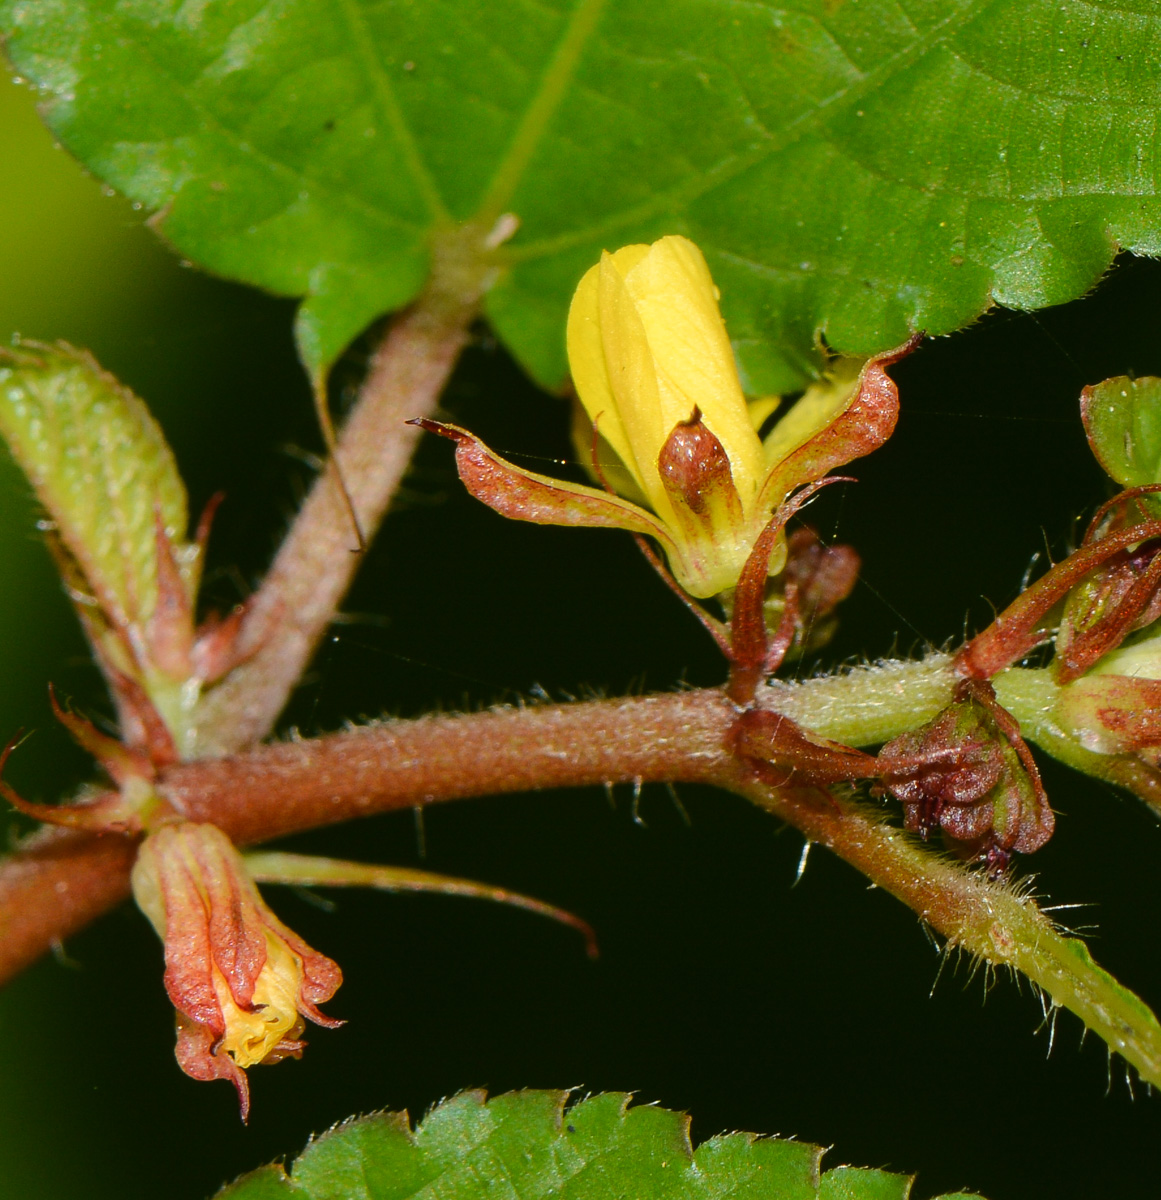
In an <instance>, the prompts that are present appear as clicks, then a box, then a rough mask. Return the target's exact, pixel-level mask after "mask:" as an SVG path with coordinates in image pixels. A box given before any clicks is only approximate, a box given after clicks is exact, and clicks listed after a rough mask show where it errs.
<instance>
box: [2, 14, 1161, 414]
mask: <svg viewBox="0 0 1161 1200" xmlns="http://www.w3.org/2000/svg"><path fill="white" fill-rule="evenodd" d="M0 26H2V27H3V29H4V31H5V32H6V33H7V35H8V37H9V44H8V48H9V53H10V55H11V56H12V58H13V61H14V63H15V64H16V67H17V70H18V71H19V72H20V73H21V74H22V75H25V76H26V77H28V78H29V79H31V80H32V81H33V82H34V83H35V84H37V85H38V86H39V87H41V88H42V89H44V91H45V94H46V100H45V105H44V111H45V115H46V117H47V119H48V121H49V123H50V124H51V126H52V128H53V130H54V132H55V133H56V134H57V135H58V136H59V137H60V138H61V140H62V141H63V142H64V143H65V144H66V146H68V147H69V148H70V149H71V150H72V151H73V152H74V153H75V154H77V155H78V156H79V157H80V158H81V160H82V161H83V162H84V163H85V164H86V165H87V166H88V167H89V168H90V169H91V170H93V171H94V172H96V173H97V174H98V175H99V176H100V177H101V178H103V179H105V180H106V181H107V182H109V183H111V184H112V185H114V186H115V187H117V188H118V189H120V190H121V191H123V192H125V193H126V194H127V195H129V196H131V197H132V198H133V199H134V200H136V201H138V202H140V203H141V204H143V205H144V206H146V207H147V208H148V209H150V210H155V211H157V212H158V213H159V215H158V217H157V226H158V228H159V230H160V232H161V233H162V234H163V235H164V236H165V237H166V238H168V239H169V240H170V241H171V242H172V243H173V245H174V246H175V247H176V248H177V249H178V250H179V251H180V252H181V253H182V254H183V255H185V256H187V257H188V258H190V259H191V260H193V261H195V262H197V263H199V264H200V265H202V266H204V267H206V268H208V269H209V270H211V271H215V272H218V273H220V274H223V275H226V276H229V277H231V278H236V279H241V280H244V281H246V282H249V283H253V284H256V285H258V286H260V287H263V288H266V289H269V290H271V291H274V292H278V293H281V294H286V295H301V296H305V297H306V303H305V305H304V306H303V308H302V310H301V313H300V319H299V327H298V334H299V343H300V348H301V350H302V352H303V354H304V357H305V359H306V361H307V363H308V365H309V366H310V367H311V368H312V370H318V369H320V368H321V367H323V366H325V365H326V364H327V363H329V362H330V361H331V360H333V358H334V357H335V356H336V355H337V354H338V353H339V352H340V351H341V349H342V347H343V346H344V345H345V344H346V342H347V341H348V340H349V339H350V338H351V337H352V336H354V335H355V334H356V333H358V332H359V330H360V329H362V328H363V327H364V326H365V325H366V324H367V323H368V322H369V321H371V320H372V319H373V318H374V317H375V316H377V315H379V314H380V313H383V312H385V311H388V310H391V309H394V308H397V307H399V306H400V305H402V304H404V303H406V302H407V301H409V300H411V299H412V298H414V297H415V296H416V295H417V294H418V292H419V290H420V288H421V287H422V286H423V284H424V281H425V279H426V277H427V274H428V270H429V258H430V252H431V249H432V247H433V246H438V245H439V244H441V240H442V239H445V238H446V237H447V235H448V233H449V231H451V230H453V229H454V228H455V227H456V225H457V224H458V223H461V222H465V221H469V220H470V221H472V222H474V223H475V224H476V227H477V232H478V234H479V238H480V239H482V238H483V237H484V236H485V235H486V233H487V231H488V230H489V229H491V228H492V227H493V225H494V223H495V221H496V220H497V218H499V217H500V216H501V215H502V214H505V213H514V214H515V215H516V216H517V217H518V218H519V221H520V227H519V230H518V231H517V233H516V235H515V236H514V237H513V238H512V239H511V240H510V241H509V242H507V243H506V244H505V245H504V246H502V247H500V248H499V250H497V251H496V252H495V254H494V265H495V266H496V268H497V271H498V275H497V280H498V281H497V283H496V285H495V286H494V287H493V289H492V290H491V292H490V293H489V295H488V296H487V298H486V301H485V307H486V310H487V313H488V316H489V317H490V319H491V321H492V323H493V325H494V326H495V328H496V329H497V330H498V332H499V333H500V335H501V337H502V338H503V339H504V340H505V341H506V342H507V343H508V345H509V346H510V347H511V348H512V349H513V350H514V352H515V353H516V354H517V356H518V357H519V358H520V359H521V361H522V362H523V363H524V364H525V365H526V366H527V367H528V368H529V369H530V370H531V371H532V373H533V374H534V375H535V376H536V377H537V378H538V379H539V380H541V381H542V382H544V383H548V384H557V383H559V382H560V380H561V379H562V378H563V375H564V372H565V358H564V347H563V338H562V334H561V331H562V329H563V327H564V316H565V311H566V307H567V303H568V300H569V297H570V296H571V293H572V290H573V288H574V287H575V285H576V282H577V280H578V279H579V278H580V276H581V274H582V273H583V272H584V270H585V269H586V268H588V267H589V266H591V265H592V263H593V262H595V261H596V259H597V257H598V255H599V252H600V251H601V249H602V248H615V247H617V246H621V245H624V244H626V243H630V242H634V241H645V240H651V239H653V238H656V237H658V236H659V235H661V234H664V233H672V232H682V233H686V234H688V235H689V236H690V237H692V238H693V239H694V240H695V241H697V242H698V243H699V244H700V245H701V246H702V247H703V249H704V250H705V252H706V255H707V258H708V260H709V263H710V267H711V270H712V271H713V273H714V277H715V279H716V280H717V282H718V284H719V286H720V287H721V290H722V294H723V308H724V311H725V315H726V318H727V321H728V323H729V328H730V332H731V336H732V338H733V340H734V344H735V349H736V351H737V353H738V356H739V359H740V362H741V365H742V368H743V374H744V376H745V382H746V384H747V388H748V390H750V391H752V392H754V393H762V392H769V391H784V390H787V389H789V388H793V387H796V386H801V385H802V384H803V383H804V382H805V381H806V380H807V379H808V378H810V377H812V376H814V375H815V374H816V372H817V368H818V362H819V359H818V353H817V348H816V342H817V338H818V336H819V335H820V334H822V335H824V336H825V338H826V339H827V341H828V342H829V344H830V345H831V346H832V347H834V348H836V349H838V350H841V351H845V352H848V353H852V354H862V355H867V354H871V353H874V352H876V351H881V350H884V349H886V348H887V347H889V346H892V345H895V344H897V343H899V342H902V341H903V340H904V339H905V338H906V337H907V336H908V335H909V334H910V333H911V332H912V331H914V330H915V329H920V328H922V329H926V330H928V331H929V332H930V333H942V332H947V331H949V330H952V329H956V328H959V327H960V326H962V325H964V324H966V323H968V322H969V321H971V320H972V319H973V318H974V317H975V316H977V315H978V314H979V313H980V312H981V311H982V310H983V309H985V308H986V307H987V306H988V305H989V304H991V303H993V302H998V303H1001V304H1007V305H1011V306H1015V307H1038V306H1042V305H1048V304H1057V303H1060V302H1061V301H1064V300H1067V299H1070V298H1072V297H1074V296H1077V295H1080V294H1081V293H1083V292H1084V291H1085V290H1086V289H1087V288H1089V287H1090V286H1092V284H1093V283H1095V282H1096V281H1097V280H1098V279H1099V277H1100V276H1101V274H1102V272H1103V271H1104V270H1105V269H1106V268H1107V267H1108V265H1109V263H1110V261H1111V260H1112V257H1113V255H1114V253H1115V251H1116V249H1117V247H1118V246H1123V247H1127V248H1129V249H1132V250H1135V251H1137V252H1139V253H1145V254H1152V253H1157V252H1159V251H1161V201H1158V200H1157V199H1156V196H1155V193H1156V190H1157V178H1156V175H1157V167H1156V162H1155V156H1154V154H1153V136H1154V135H1153V130H1154V126H1155V122H1156V118H1157V111H1158V107H1159V101H1158V90H1157V89H1158V77H1159V75H1161V66H1159V64H1161V53H1159V51H1158V46H1159V44H1161V13H1158V12H1157V10H1156V8H1155V6H1153V5H1152V4H1143V3H1136V4H1127V5H1126V4H1123V3H1114V2H1112V0H1083V2H1082V0H1059V2H1058V0H902V2H900V0H862V2H860V3H835V2H834V0H801V2H800V3H795V4H789V3H785V4H778V3H771V4H748V5H741V4H731V3H725V2H723V0H664V2H662V0H545V2H544V3H538V4H534V5H533V4H527V3H525V2H524V0H491V2H490V3H487V4H484V3H480V2H478V0H427V2H425V3H422V4H418V3H403V2H401V0H395V2H391V3H370V2H369V0H223V2H221V3H217V4H213V5H202V4H195V5H190V4H178V3H176V2H172V0H132V2H129V3H125V2H117V0H38V2H36V3H30V2H29V0H3V2H2V3H0ZM478 244H479V241H477V245H478Z"/></svg>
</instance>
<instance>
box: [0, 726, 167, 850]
mask: <svg viewBox="0 0 1161 1200" xmlns="http://www.w3.org/2000/svg"><path fill="white" fill-rule="evenodd" d="M23 738H24V735H23V733H18V734H17V735H16V736H15V737H14V738H13V739H12V740H11V741H10V742H9V743H8V745H6V746H5V747H4V749H3V751H0V796H3V797H4V799H5V800H7V801H8V803H9V804H11V805H12V807H13V808H14V809H16V811H17V812H21V813H23V814H24V815H25V816H26V817H31V818H32V819H33V820H34V821H43V822H44V823H45V824H48V825H59V826H61V827H62V828H64V829H83V830H84V831H85V832H86V833H128V834H134V833H140V832H141V831H142V829H143V828H144V822H145V819H146V817H147V815H148V813H149V812H150V811H151V810H152V809H153V808H155V807H156V806H157V805H158V804H159V800H158V798H157V796H156V794H155V793H154V791H153V789H152V788H151V787H150V786H149V784H148V783H147V782H146V781H145V780H144V779H141V778H137V777H133V778H130V779H129V780H127V781H126V783H125V785H124V786H123V787H122V789H121V791H120V792H101V793H98V794H97V795H96V796H92V797H89V798H87V799H84V800H79V801H77V802H76V803H74V804H35V803H33V802H31V801H29V800H25V799H24V798H23V797H22V796H21V795H20V794H19V793H18V792H17V791H16V790H15V788H13V787H12V786H11V785H10V784H8V783H6V782H5V781H4V779H3V774H4V768H5V767H6V766H7V765H8V758H9V756H10V755H11V753H12V751H13V750H15V749H16V747H17V746H19V745H20V743H21V741H23Z"/></svg>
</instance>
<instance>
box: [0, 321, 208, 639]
mask: <svg viewBox="0 0 1161 1200" xmlns="http://www.w3.org/2000/svg"><path fill="white" fill-rule="evenodd" d="M0 435H2V436H3V437H4V439H5V441H6V442H7V443H8V447H9V449H10V450H11V452H12V456H13V457H14V458H15V459H16V461H17V463H19V465H20V467H21V468H22V469H23V471H24V473H25V475H27V476H28V479H29V481H30V482H31V483H32V486H33V487H34V488H35V489H36V495H37V498H38V499H39V500H40V502H41V504H43V505H44V507H45V508H46V509H47V510H48V513H49V516H50V517H51V518H52V522H53V524H54V526H55V532H56V534H57V535H58V536H59V538H60V540H61V541H62V542H63V543H64V546H65V547H66V549H67V550H68V552H69V554H70V555H71V556H72V558H73V559H74V560H75V562H76V564H77V566H79V568H80V570H81V572H82V574H83V576H84V583H85V585H86V586H87V588H89V589H91V590H92V592H93V593H94V595H95V597H96V599H97V601H98V602H99V603H100V606H101V608H102V609H103V610H104V611H105V613H106V614H107V615H108V616H109V618H110V619H111V621H112V622H113V624H114V625H116V626H117V627H118V628H129V627H136V628H138V629H143V628H144V626H145V625H146V624H147V623H148V621H149V618H150V617H151V616H152V615H153V612H154V609H155V608H156V606H157V599H158V564H157V553H158V550H157V518H158V516H160V518H161V523H162V525H163V527H164V529H165V532H166V534H167V535H168V536H169V538H170V539H171V540H172V541H174V542H178V541H180V540H181V539H183V538H184V537H185V533H186V524H187V519H188V518H187V512H186V494H185V486H184V485H183V483H182V481H181V476H180V475H179V474H178V472H177V464H176V463H175V462H174V459H173V455H172V453H171V452H170V449H169V446H168V445H167V444H166V441H165V438H164V436H163V435H162V432H161V430H160V428H159V427H158V425H157V423H156V422H155V421H154V420H153V418H152V417H151V416H150V415H149V411H148V409H146V407H145V405H144V404H143V403H142V402H141V401H140V400H139V399H138V398H137V397H136V396H134V395H133V393H132V392H130V391H129V390H128V389H127V388H125V387H123V386H122V385H121V384H119V383H118V382H117V381H116V380H115V379H114V378H113V377H112V376H111V375H108V374H106V373H105V372H104V371H102V370H101V368H100V367H99V366H98V365H97V363H96V362H95V361H94V360H93V359H92V358H91V357H90V356H89V355H88V354H85V353H83V352H82V351H79V350H74V349H73V348H72V347H71V346H65V345H59V346H44V345H40V344H37V343H24V344H23V345H22V346H21V347H19V348H17V349H13V350H0Z"/></svg>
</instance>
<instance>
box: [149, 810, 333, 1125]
mask: <svg viewBox="0 0 1161 1200" xmlns="http://www.w3.org/2000/svg"><path fill="white" fill-rule="evenodd" d="M132 882H133V895H134V898H135V899H136V901H137V905H138V907H139V908H140V909H141V911H142V912H144V913H145V915H146V916H147V917H148V918H149V920H150V921H151V922H152V924H153V927H154V928H155V929H156V930H157V933H158V935H159V936H160V937H161V939H162V941H163V942H164V944H165V990H166V991H167V992H168V993H169V998H170V1000H171V1001H172V1002H173V1006H174V1008H175V1009H176V1010H177V1047H176V1056H177V1061H178V1065H179V1066H180V1067H181V1069H182V1070H183V1071H184V1072H185V1073H186V1074H187V1075H189V1076H191V1077H192V1078H194V1079H203V1080H204V1079H228V1080H229V1081H230V1082H231V1083H232V1084H233V1085H234V1087H235V1088H236V1089H237V1092H238V1100H239V1103H240V1105H241V1109H242V1119H243V1120H245V1119H246V1116H247V1113H248V1111H249V1088H248V1086H247V1082H246V1074H245V1070H246V1068H247V1067H252V1066H255V1065H257V1064H258V1063H263V1062H266V1063H274V1062H278V1061H279V1060H281V1059H283V1058H298V1057H300V1056H301V1054H302V1050H303V1047H304V1046H305V1043H304V1042H303V1041H301V1040H300V1034H301V1033H302V1028H303V1020H302V1018H303V1017H305V1018H307V1019H308V1020H310V1021H313V1022H314V1023H315V1024H316V1025H323V1026H325V1027H327V1028H334V1027H335V1026H337V1025H341V1024H342V1022H341V1021H336V1020H333V1019H331V1018H329V1017H326V1016H324V1015H323V1014H322V1013H321V1012H319V1010H318V1008H317V1007H316V1006H317V1005H318V1004H320V1003H322V1002H323V1001H326V1000H329V999H330V998H331V996H333V995H334V993H335V991H336V990H337V989H338V987H339V985H340V983H342V973H341V972H340V970H339V968H338V966H337V965H336V964H335V963H334V962H332V961H331V960H330V959H329V958H327V957H325V956H324V955H322V954H319V953H317V951H315V950H312V949H311V948H310V947H309V946H308V945H307V944H306V943H305V942H304V941H303V940H302V939H301V938H300V937H298V935H297V934H295V933H293V932H291V930H289V929H287V927H286V926H285V925H283V924H282V922H281V921H279V920H278V918H277V917H276V916H275V915H274V914H273V913H272V912H271V911H270V909H269V908H268V907H267V906H266V904H265V902H264V901H263V899H262V897H261V896H260V895H259V893H258V888H257V886H256V885H255V883H254V880H253V879H252V878H251V876H250V874H249V872H248V871H247V869H246V864H245V862H244V861H243V859H242V856H241V855H240V854H239V853H238V851H237V850H236V849H235V848H234V846H233V844H232V843H231V842H230V840H229V838H227V837H226V835H225V834H224V833H222V831H221V830H220V829H218V828H217V827H216V826H214V825H201V824H194V823H192V822H178V823H174V824H169V825H162V826H160V827H159V828H157V829H155V830H154V831H153V832H152V833H151V834H150V835H149V836H148V837H147V838H146V839H145V841H144V842H143V843H142V845H141V848H140V850H139V851H138V855H137V862H136V864H135V866H134V868H133V876H132Z"/></svg>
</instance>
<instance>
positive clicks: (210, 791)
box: [0, 689, 737, 982]
mask: <svg viewBox="0 0 1161 1200" xmlns="http://www.w3.org/2000/svg"><path fill="white" fill-rule="evenodd" d="M736 715H737V710H736V709H735V708H734V706H733V705H731V704H730V703H729V702H728V701H727V700H726V699H725V697H724V696H723V694H722V693H721V692H719V691H717V690H714V689H708V690H705V691H698V692H679V693H676V694H673V695H661V696H646V697H642V698H628V699H623V700H598V701H592V702H589V703H585V704H570V705H560V706H556V705H552V706H545V707H537V708H523V709H499V710H493V711H491V712H483V713H472V714H468V715H464V716H458V717H423V718H420V719H419V720H416V721H397V722H389V723H385V724H381V725H370V726H366V727H364V728H361V729H357V730H353V731H351V732H349V733H340V734H335V735H332V736H330V737H325V738H320V739H317V740H314V741H302V742H283V743H278V744H275V745H270V746H261V747H258V748H256V749H254V750H250V751H248V752H246V753H243V754H239V755H235V756H233V757H230V758H222V759H211V760H204V761H200V762H188V763H180V764H177V765H175V766H174V767H171V768H169V769H168V770H167V771H165V772H164V773H163V774H162V776H161V778H160V781H159V790H160V791H161V792H162V794H163V795H164V796H165V798H166V799H167V800H169V802H170V803H171V804H173V805H174V806H175V807H176V808H177V809H178V810H179V811H181V812H183V813H184V814H185V815H187V816H189V817H190V818H191V819H193V820H198V821H211V822H213V823H214V824H216V825H218V826H220V827H221V828H222V829H224V830H225V831H226V833H228V834H229V835H230V837H231V838H233V839H234V840H235V841H237V842H239V843H241V844H247V843H253V842H259V841H266V840H268V839H270V838H276V837H281V836H284V835H286V834H290V833H296V832H299V831H301V830H306V829H314V828H317V827H319V826H322V825H333V824H335V823H338V822H342V821H347V820H350V819H352V818H353V817H362V816H371V815H372V814H374V813H381V812H390V811H392V810H394V809H399V808H409V807H411V806H413V805H420V804H431V803H435V802H437V801H441V800H457V799H463V798H466V797H469V796H482V795H487V794H497V793H503V792H518V791H531V790H533V789H536V788H550V787H570V786H582V785H591V784H600V783H623V782H638V781H643V782H654V781H658V782H665V781H670V782H681V781H687V782H691V781H692V782H706V783H712V782H715V781H719V782H720V781H722V780H724V779H730V778H732V777H733V772H734V770H735V765H734V759H733V758H732V757H731V755H730V754H729V753H728V751H727V750H726V748H725V739H726V736H727V734H728V731H729V728H730V725H731V724H732V722H733V720H734V718H735V717H736ZM133 848H134V842H133V841H132V840H131V839H129V838H121V837H116V836H113V835H108V836H105V837H102V838H96V837H93V836H91V835H81V836H78V835H75V834H72V833H68V834H65V833H62V832H60V831H51V832H48V831H46V832H44V833H41V834H38V835H36V837H34V838H33V839H32V840H31V841H30V842H29V843H27V844H26V847H23V848H22V849H21V850H20V851H19V852H18V853H17V854H15V855H14V856H12V857H11V858H9V859H7V860H5V861H4V862H3V863H0V914H2V922H3V923H2V924H0V982H3V981H4V980H6V979H8V978H10V977H11V976H12V975H14V974H16V973H17V972H18V971H20V970H22V969H23V968H24V967H26V966H27V965H28V964H29V963H31V962H33V961H34V960H35V959H36V958H38V957H39V956H40V955H41V954H43V953H44V952H45V951H46V950H48V949H49V948H50V947H51V946H52V945H53V943H54V942H57V941H59V940H60V939H62V938H64V937H67V936H70V935H71V934H73V933H76V932H77V931H78V930H79V929H82V928H83V927H84V926H85V925H86V924H88V923H89V922H90V921H92V920H93V919H95V918H96V917H98V916H100V915H101V914H102V913H103V912H105V911H107V910H108V909H110V908H112V907H113V905H115V904H117V903H118V902H119V901H120V900H122V899H124V898H125V896H126V895H127V894H128V873H129V868H130V866H131V865H132V860H133Z"/></svg>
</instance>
